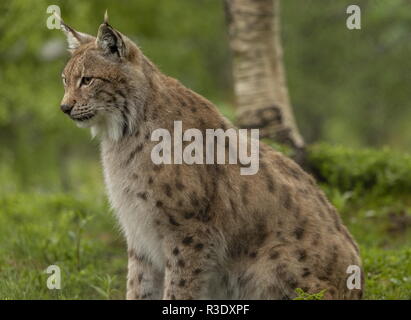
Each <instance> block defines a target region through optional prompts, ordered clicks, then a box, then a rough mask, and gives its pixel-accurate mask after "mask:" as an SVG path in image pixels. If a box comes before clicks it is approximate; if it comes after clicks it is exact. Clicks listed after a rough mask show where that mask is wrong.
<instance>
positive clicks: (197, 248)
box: [194, 243, 204, 251]
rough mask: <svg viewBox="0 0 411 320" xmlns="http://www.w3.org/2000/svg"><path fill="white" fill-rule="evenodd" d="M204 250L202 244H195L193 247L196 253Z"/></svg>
mask: <svg viewBox="0 0 411 320" xmlns="http://www.w3.org/2000/svg"><path fill="white" fill-rule="evenodd" d="M203 248H204V245H203V244H202V243H197V244H196V245H195V246H194V249H196V250H197V251H200V250H201V249H203Z"/></svg>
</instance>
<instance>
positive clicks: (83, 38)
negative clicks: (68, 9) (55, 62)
mask: <svg viewBox="0 0 411 320" xmlns="http://www.w3.org/2000/svg"><path fill="white" fill-rule="evenodd" d="M58 19H59V20H60V26H61V30H62V31H63V32H64V33H65V35H66V37H67V42H68V50H69V51H70V52H71V53H73V52H74V51H75V50H76V49H77V48H78V47H79V46H81V45H82V44H84V43H87V42H91V41H93V40H94V39H95V38H94V37H93V36H90V35H88V34H85V33H81V32H78V31H76V30H74V29H73V28H71V27H69V26H68V25H66V24H65V23H64V21H63V20H62V19H61V18H60V17H58Z"/></svg>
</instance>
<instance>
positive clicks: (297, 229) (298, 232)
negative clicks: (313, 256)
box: [294, 227, 305, 240]
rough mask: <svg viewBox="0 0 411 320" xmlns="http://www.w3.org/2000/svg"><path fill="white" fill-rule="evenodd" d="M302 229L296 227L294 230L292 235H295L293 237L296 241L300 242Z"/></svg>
mask: <svg viewBox="0 0 411 320" xmlns="http://www.w3.org/2000/svg"><path fill="white" fill-rule="evenodd" d="M304 231H305V230H304V229H303V228H301V227H297V228H296V229H295V230H294V235H295V237H296V238H297V240H301V239H302V237H303V235H304Z"/></svg>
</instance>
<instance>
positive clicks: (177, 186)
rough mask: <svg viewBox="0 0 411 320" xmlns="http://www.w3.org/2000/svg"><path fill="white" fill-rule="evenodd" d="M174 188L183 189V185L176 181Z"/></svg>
mask: <svg viewBox="0 0 411 320" xmlns="http://www.w3.org/2000/svg"><path fill="white" fill-rule="evenodd" d="M176 188H177V190H180V191H181V190H183V189H184V185H183V184H182V183H181V182H179V181H176Z"/></svg>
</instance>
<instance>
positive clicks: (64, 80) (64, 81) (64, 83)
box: [61, 76, 67, 86]
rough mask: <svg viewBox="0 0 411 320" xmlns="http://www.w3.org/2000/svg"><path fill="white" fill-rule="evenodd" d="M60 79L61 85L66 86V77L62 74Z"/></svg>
mask: <svg viewBox="0 0 411 320" xmlns="http://www.w3.org/2000/svg"><path fill="white" fill-rule="evenodd" d="M61 79H62V80H63V85H64V86H66V85H67V80H66V77H64V76H63V77H61Z"/></svg>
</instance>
